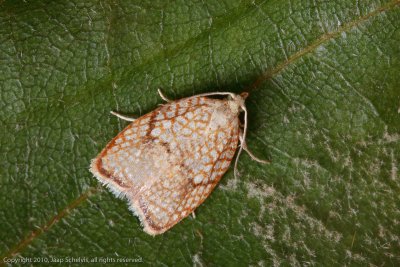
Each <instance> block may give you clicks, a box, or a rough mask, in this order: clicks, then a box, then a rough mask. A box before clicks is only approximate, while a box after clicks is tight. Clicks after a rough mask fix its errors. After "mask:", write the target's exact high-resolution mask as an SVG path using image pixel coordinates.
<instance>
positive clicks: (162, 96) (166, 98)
mask: <svg viewBox="0 0 400 267" xmlns="http://www.w3.org/2000/svg"><path fill="white" fill-rule="evenodd" d="M157 91H158V94H159V95H160V97H161V98H162V100H164V101H165V102H171V101H172V100H171V99H169V98H168V97H166V96H165V95H164V94H163V93H162V92H161V89H160V88H158V89H157Z"/></svg>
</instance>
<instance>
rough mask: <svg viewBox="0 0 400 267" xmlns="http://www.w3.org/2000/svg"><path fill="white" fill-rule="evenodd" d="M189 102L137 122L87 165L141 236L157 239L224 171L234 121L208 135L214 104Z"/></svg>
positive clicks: (231, 149) (201, 99) (202, 197)
mask: <svg viewBox="0 0 400 267" xmlns="http://www.w3.org/2000/svg"><path fill="white" fill-rule="evenodd" d="M221 101H222V100H216V99H208V98H204V97H191V98H187V99H183V100H180V101H177V102H172V103H168V104H165V105H163V106H161V107H159V108H158V109H156V110H154V111H153V112H150V113H148V114H146V115H145V116H143V117H140V118H138V119H137V120H135V121H134V122H132V123H131V124H130V125H129V126H128V127H126V128H125V129H124V130H123V131H122V132H121V133H119V134H118V135H117V136H116V137H115V138H114V139H113V140H111V142H110V143H109V144H108V145H107V146H106V148H105V149H104V150H103V151H102V152H101V153H100V154H99V155H98V156H97V157H96V158H95V159H94V160H93V161H92V164H91V171H92V173H93V174H94V175H95V176H96V177H97V178H98V179H99V180H100V181H101V182H102V183H104V184H106V185H107V186H108V187H109V188H110V189H111V191H112V192H113V193H114V194H116V195H117V196H121V195H122V196H126V197H127V198H128V200H129V202H130V209H131V210H132V211H133V212H134V213H135V214H136V215H137V216H138V217H139V219H140V221H141V222H142V224H143V225H144V230H145V231H146V232H147V233H149V234H153V235H154V234H160V233H163V232H165V231H166V230H168V229H169V228H171V227H172V226H173V225H175V224H176V223H177V222H179V221H180V220H181V219H183V218H184V217H186V216H187V215H189V214H190V213H191V212H192V211H193V210H194V209H196V208H197V207H198V206H199V205H200V204H201V203H202V202H203V201H204V200H205V199H206V198H207V196H208V195H209V194H210V193H211V191H212V189H213V188H214V187H215V185H216V184H217V183H218V181H219V179H220V178H221V176H222V175H223V174H224V173H225V171H226V170H227V169H228V167H229V164H230V162H231V160H232V158H233V156H234V154H235V151H236V147H237V142H238V134H239V127H238V119H237V120H233V121H232V122H231V123H230V124H228V125H226V127H224V128H222V129H221V130H220V131H211V132H210V130H209V127H208V126H209V124H210V120H211V117H212V115H213V112H214V107H215V104H216V103H220V102H221Z"/></svg>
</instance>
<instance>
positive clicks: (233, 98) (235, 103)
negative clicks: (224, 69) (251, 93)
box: [228, 94, 245, 114]
mask: <svg viewBox="0 0 400 267" xmlns="http://www.w3.org/2000/svg"><path fill="white" fill-rule="evenodd" d="M244 100H245V98H244V97H242V96H241V95H235V94H232V95H230V96H229V100H228V101H229V102H228V103H229V108H230V109H231V111H232V113H234V114H239V113H240V111H241V107H243V106H244Z"/></svg>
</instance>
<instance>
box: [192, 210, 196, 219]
mask: <svg viewBox="0 0 400 267" xmlns="http://www.w3.org/2000/svg"><path fill="white" fill-rule="evenodd" d="M192 217H193V219H196V213H194V211H192Z"/></svg>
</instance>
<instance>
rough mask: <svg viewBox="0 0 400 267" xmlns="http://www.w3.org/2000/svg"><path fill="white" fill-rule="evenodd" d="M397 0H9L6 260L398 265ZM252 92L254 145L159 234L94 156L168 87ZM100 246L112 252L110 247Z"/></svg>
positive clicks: (1, 27) (181, 92) (4, 97)
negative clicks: (99, 175) (100, 170)
mask: <svg viewBox="0 0 400 267" xmlns="http://www.w3.org/2000/svg"><path fill="white" fill-rule="evenodd" d="M399 4H400V1H398V0H392V1H375V0H369V1H350V0H343V1H302V0H298V1H278V0H270V1H258V0H254V1H225V2H223V1H174V2H170V1H168V2H167V1H136V2H131V1H79V0H74V1H1V2H0V7H1V8H0V62H1V64H0V105H1V108H0V112H1V113H0V118H1V119H0V121H1V133H0V142H1V143H0V146H1V154H0V156H1V159H0V160H1V168H0V179H1V180H0V182H1V186H0V196H1V199H0V202H1V205H0V220H1V222H2V223H1V226H0V236H1V238H0V255H1V257H2V259H4V261H5V262H10V261H19V262H20V264H21V260H24V259H25V260H36V261H51V260H59V261H61V260H63V261H64V263H67V264H71V263H72V261H73V260H77V261H78V260H79V259H78V257H81V260H84V259H85V257H86V258H87V259H88V260H91V259H94V258H95V257H99V258H98V260H100V259H103V260H105V259H107V258H106V257H108V259H109V260H123V259H125V260H135V259H139V260H140V259H141V260H142V261H143V263H145V264H149V265H150V264H151V265H171V266H185V265H199V266H201V265H204V266H210V265H212V266H222V265H223V266H247V265H253V266H256V265H260V266H269V265H272V264H274V265H280V264H282V265H309V264H310V265H318V266H322V265H323V266H332V265H340V266H343V265H360V266H367V265H378V266H391V265H393V266H395V265H399V264H400V253H399V251H400V250H399V247H400V238H399V236H400V225H399V224H400V210H399V207H400V198H399V194H400V174H399V163H400V134H399V132H400V114H399V113H400V75H399V71H400V45H399V43H400V5H399ZM159 87H161V88H163V89H164V92H165V94H166V95H168V96H169V97H170V98H174V99H179V98H181V97H186V96H190V95H193V94H198V93H201V92H209V91H217V90H224V91H232V92H237V93H239V92H241V91H243V90H247V91H249V92H250V97H249V98H248V100H247V107H248V110H249V124H250V125H249V127H250V129H249V133H248V137H247V143H248V146H249V148H250V149H251V150H253V152H254V153H255V154H256V155H257V156H259V157H261V158H268V159H271V161H272V163H271V164H270V165H261V164H259V163H256V162H254V161H252V160H251V159H250V157H249V156H247V155H243V156H242V157H241V159H240V164H239V170H240V171H241V174H242V176H241V177H240V179H235V178H234V177H233V172H232V170H231V169H230V170H229V171H228V172H227V174H226V175H225V176H224V177H223V179H222V180H221V182H220V184H219V186H218V187H217V188H216V190H215V191H214V192H213V193H212V194H211V196H210V197H209V198H208V199H207V200H206V201H205V203H204V204H203V205H201V206H200V207H199V208H198V209H197V211H196V219H193V218H187V219H185V220H183V221H182V222H181V223H179V224H178V225H176V226H175V227H174V228H172V229H171V230H170V231H168V232H167V233H165V234H163V235H160V236H156V237H151V236H149V235H147V234H145V233H144V232H143V231H142V228H141V226H140V224H139V221H138V219H137V218H136V217H134V216H133V215H132V214H131V212H130V211H129V210H128V207H127V204H126V202H125V201H123V200H120V199H116V198H115V197H114V196H113V195H112V194H111V193H110V192H109V191H108V190H107V189H105V188H104V187H102V186H101V185H99V183H98V182H97V180H96V179H95V178H94V177H93V176H92V175H91V174H90V173H89V171H88V166H89V164H90V160H91V159H92V158H94V157H95V156H96V155H97V153H98V152H99V151H100V150H101V149H102V148H103V147H104V146H105V145H106V144H107V142H108V141H109V140H110V139H111V138H112V137H114V136H115V135H116V134H117V133H118V132H119V131H120V130H122V129H123V127H124V126H125V125H127V123H125V122H122V121H120V120H118V119H117V118H116V117H112V116H110V114H109V112H110V111H111V110H117V111H120V112H124V113H127V114H136V115H143V114H145V113H147V112H149V111H151V110H153V109H154V108H155V107H157V105H158V104H159V103H161V102H162V101H161V99H160V98H159V96H158V95H157V92H156V91H157V88H159ZM100 257H102V258H100Z"/></svg>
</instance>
